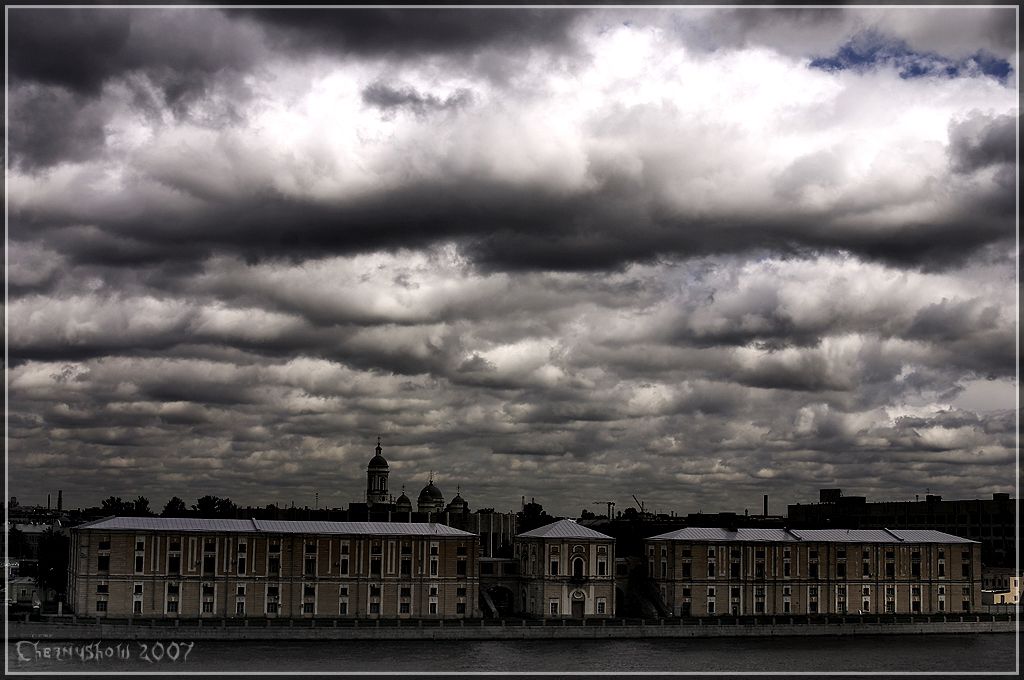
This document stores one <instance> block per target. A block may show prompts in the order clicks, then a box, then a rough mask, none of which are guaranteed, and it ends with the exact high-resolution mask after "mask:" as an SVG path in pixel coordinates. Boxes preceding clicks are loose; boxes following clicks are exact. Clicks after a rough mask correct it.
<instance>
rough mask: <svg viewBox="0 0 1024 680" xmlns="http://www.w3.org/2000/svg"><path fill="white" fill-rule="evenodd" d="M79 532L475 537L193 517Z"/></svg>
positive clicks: (437, 529) (113, 521)
mask: <svg viewBox="0 0 1024 680" xmlns="http://www.w3.org/2000/svg"><path fill="white" fill-rule="evenodd" d="M76 528H77V529H91V530H99V531H119V530H125V531H181V532H187V531H194V532H215V533H270V534H349V535H351V534H358V535H374V536H474V534H471V533H469V532H467V531H461V530H459V529H453V528H452V527H449V526H446V525H444V524H436V523H406V522H321V521H299V522H294V521H284V520H262V519H196V518H193V517H107V518H105V519H99V520H96V521H94V522H87V523H86V524H82V525H81V526H78V527H76Z"/></svg>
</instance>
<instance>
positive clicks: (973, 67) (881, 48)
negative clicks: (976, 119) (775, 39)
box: [810, 33, 1013, 85]
mask: <svg viewBox="0 0 1024 680" xmlns="http://www.w3.org/2000/svg"><path fill="white" fill-rule="evenodd" d="M810 67H811V68H816V69H820V70H823V71H845V70H851V71H856V72H864V71H869V70H872V69H875V68H894V69H897V70H898V72H899V75H900V77H901V78H904V79H910V78H929V77H945V78H959V77H980V76H989V77H992V78H996V79H997V80H999V82H1001V83H1003V84H1004V85H1005V84H1006V81H1007V78H1008V77H1009V75H1010V73H1011V72H1012V70H1013V68H1012V67H1011V66H1010V62H1008V61H1006V60H1005V59H1000V58H998V57H996V56H994V55H991V54H988V53H986V52H984V51H979V52H978V53H977V54H974V55H972V56H970V57H967V58H965V59H959V60H954V59H949V58H947V57H943V56H940V55H937V54H930V53H921V52H914V51H913V50H911V49H910V48H909V47H908V46H907V44H906V43H905V42H904V41H902V40H897V39H894V38H886V37H885V36H882V35H879V34H877V33H865V34H861V35H858V36H855V37H854V38H853V39H851V40H850V41H849V42H848V43H846V44H845V45H843V46H842V47H840V48H839V50H838V51H837V52H836V54H835V55H834V56H831V57H819V58H817V59H813V60H812V61H811V63H810Z"/></svg>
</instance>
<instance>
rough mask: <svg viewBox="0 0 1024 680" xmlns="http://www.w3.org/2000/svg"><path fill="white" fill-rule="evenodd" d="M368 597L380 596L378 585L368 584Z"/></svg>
mask: <svg viewBox="0 0 1024 680" xmlns="http://www.w3.org/2000/svg"><path fill="white" fill-rule="evenodd" d="M370 597H380V586H370Z"/></svg>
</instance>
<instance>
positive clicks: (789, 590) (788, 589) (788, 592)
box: [782, 586, 793, 595]
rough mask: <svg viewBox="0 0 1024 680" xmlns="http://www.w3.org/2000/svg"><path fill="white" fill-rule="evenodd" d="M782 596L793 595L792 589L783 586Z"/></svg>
mask: <svg viewBox="0 0 1024 680" xmlns="http://www.w3.org/2000/svg"><path fill="white" fill-rule="evenodd" d="M782 594H783V595H792V594H793V591H792V590H791V589H790V587H789V586H783V588H782Z"/></svg>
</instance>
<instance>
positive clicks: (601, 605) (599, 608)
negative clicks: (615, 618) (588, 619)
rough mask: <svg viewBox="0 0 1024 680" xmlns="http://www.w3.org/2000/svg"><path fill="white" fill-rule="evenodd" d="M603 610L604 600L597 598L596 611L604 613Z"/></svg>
mask: <svg viewBox="0 0 1024 680" xmlns="http://www.w3.org/2000/svg"><path fill="white" fill-rule="evenodd" d="M604 610H605V601H604V600H598V601H597V613H598V614H604V613H605V611H604Z"/></svg>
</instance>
